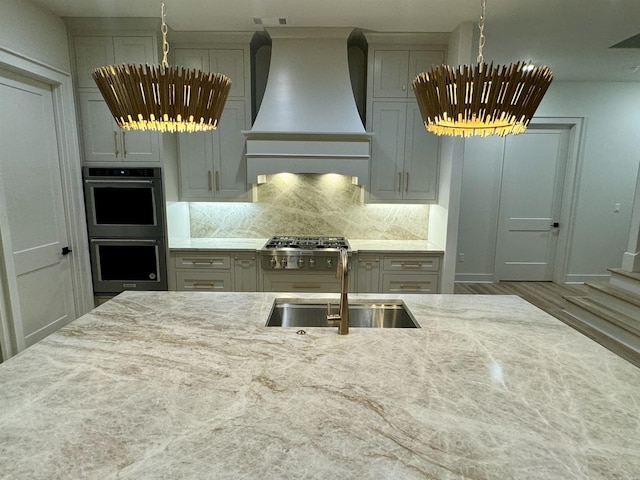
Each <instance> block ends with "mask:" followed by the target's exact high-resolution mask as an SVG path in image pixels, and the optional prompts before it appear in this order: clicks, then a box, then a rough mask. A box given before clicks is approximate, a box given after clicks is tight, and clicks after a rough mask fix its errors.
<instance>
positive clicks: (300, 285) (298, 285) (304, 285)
mask: <svg viewBox="0 0 640 480" xmlns="http://www.w3.org/2000/svg"><path fill="white" fill-rule="evenodd" d="M291 287H292V288H316V289H318V288H320V285H312V284H309V283H307V284H304V283H303V284H294V285H291Z"/></svg>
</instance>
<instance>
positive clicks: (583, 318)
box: [565, 304, 640, 355]
mask: <svg viewBox="0 0 640 480" xmlns="http://www.w3.org/2000/svg"><path fill="white" fill-rule="evenodd" d="M565 310H566V311H567V312H568V313H569V314H571V315H573V316H574V317H576V318H577V319H578V320H579V321H580V322H582V323H584V324H586V325H587V326H588V327H590V329H591V330H595V331H597V332H598V334H601V335H602V336H604V337H607V338H610V339H614V340H615V341H616V342H619V343H621V344H623V345H624V346H625V347H627V348H628V349H631V350H632V351H634V352H636V353H637V354H638V355H640V336H637V335H634V334H632V333H631V332H629V331H628V330H625V329H623V328H621V327H619V326H617V325H615V324H613V323H610V322H608V321H606V320H604V319H602V318H600V317H598V316H597V315H594V314H593V313H591V312H589V311H587V310H584V309H582V308H580V307H579V306H577V305H573V304H569V305H568V306H567V308H566V309H565Z"/></svg>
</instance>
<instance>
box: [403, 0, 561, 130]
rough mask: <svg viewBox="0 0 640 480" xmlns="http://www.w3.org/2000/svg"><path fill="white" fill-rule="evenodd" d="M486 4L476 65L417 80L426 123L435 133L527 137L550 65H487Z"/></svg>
mask: <svg viewBox="0 0 640 480" xmlns="http://www.w3.org/2000/svg"><path fill="white" fill-rule="evenodd" d="M481 5H482V15H481V17H480V21H479V22H478V26H479V28H480V39H479V43H478V45H479V48H478V50H479V51H478V58H477V65H475V66H472V65H461V66H458V67H457V68H455V67H451V66H448V65H441V66H438V67H434V68H432V69H431V71H430V72H423V73H419V74H418V75H417V76H416V78H415V79H414V80H413V91H414V92H415V95H416V99H417V101H418V106H419V108H420V113H421V115H422V120H423V122H424V125H425V127H426V129H427V130H428V131H429V132H432V133H435V134H436V135H451V136H460V137H469V136H472V135H476V136H481V137H486V136H487V135H500V136H504V135H508V134H518V133H522V132H524V131H525V130H526V129H527V126H528V125H529V122H530V121H531V118H532V117H533V115H534V113H535V111H536V109H537V108H538V105H540V102H541V101H542V97H543V96H544V94H545V93H546V91H547V88H549V85H550V84H551V80H552V79H553V75H552V73H551V70H549V68H547V67H546V66H544V67H536V66H534V65H531V64H530V63H526V62H518V63H515V64H511V65H509V66H508V67H507V66H500V65H496V66H495V67H494V65H493V63H491V65H489V66H487V64H486V63H483V57H482V48H483V47H484V42H485V38H484V18H485V9H486V0H481Z"/></svg>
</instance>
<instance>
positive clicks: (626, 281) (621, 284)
mask: <svg viewBox="0 0 640 480" xmlns="http://www.w3.org/2000/svg"><path fill="white" fill-rule="evenodd" d="M609 284H610V285H613V286H614V287H618V288H622V289H624V290H627V291H628V292H631V293H635V294H636V295H640V282H639V281H637V280H635V279H633V278H629V277H624V276H622V275H617V274H616V273H615V272H612V274H611V278H610V279H609Z"/></svg>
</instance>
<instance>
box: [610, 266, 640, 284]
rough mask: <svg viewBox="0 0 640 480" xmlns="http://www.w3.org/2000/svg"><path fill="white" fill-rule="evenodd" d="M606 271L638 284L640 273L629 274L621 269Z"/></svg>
mask: <svg viewBox="0 0 640 480" xmlns="http://www.w3.org/2000/svg"><path fill="white" fill-rule="evenodd" d="M607 270H609V271H610V272H611V273H614V274H616V275H621V276H623V277H627V278H630V279H632V280H635V281H637V282H640V272H630V271H628V270H625V269H623V268H607Z"/></svg>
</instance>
